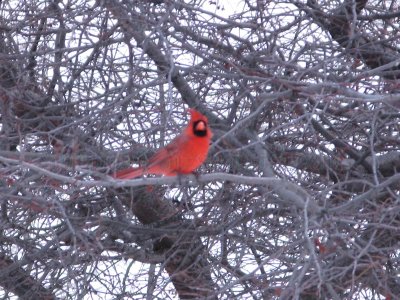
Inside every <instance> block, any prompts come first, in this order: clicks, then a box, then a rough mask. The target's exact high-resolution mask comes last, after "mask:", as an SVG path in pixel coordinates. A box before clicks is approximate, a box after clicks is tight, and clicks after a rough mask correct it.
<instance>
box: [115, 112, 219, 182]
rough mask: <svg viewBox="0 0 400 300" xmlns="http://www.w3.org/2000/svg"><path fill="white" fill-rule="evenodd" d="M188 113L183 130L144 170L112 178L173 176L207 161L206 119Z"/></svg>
mask: <svg viewBox="0 0 400 300" xmlns="http://www.w3.org/2000/svg"><path fill="white" fill-rule="evenodd" d="M189 112H190V116H191V117H190V121H189V124H188V126H187V127H186V128H185V130H184V131H183V132H182V133H181V134H180V135H178V136H177V137H175V138H174V139H173V140H172V141H171V143H169V144H168V145H167V146H165V147H164V148H161V149H159V150H158V151H157V152H156V153H155V154H154V155H153V156H152V157H151V158H150V159H149V161H148V162H147V164H146V165H145V166H144V167H140V168H132V167H130V168H127V169H124V170H120V171H117V172H116V173H115V174H114V176H113V177H114V178H118V179H130V178H136V177H139V176H142V175H144V174H155V175H165V176H175V175H179V174H189V173H192V172H193V171H194V170H196V169H197V168H198V167H199V166H200V165H201V164H202V163H203V162H204V161H205V160H206V158H207V153H208V147H209V144H210V140H211V137H212V132H211V129H210V127H208V120H207V117H206V116H204V115H202V114H201V113H199V112H198V111H197V110H195V109H189Z"/></svg>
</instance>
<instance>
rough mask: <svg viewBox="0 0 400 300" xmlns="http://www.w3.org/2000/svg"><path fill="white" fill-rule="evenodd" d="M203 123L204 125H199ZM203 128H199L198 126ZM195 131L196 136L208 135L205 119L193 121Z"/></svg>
mask: <svg viewBox="0 0 400 300" xmlns="http://www.w3.org/2000/svg"><path fill="white" fill-rule="evenodd" d="M199 124H201V125H202V126H199ZM199 127H200V128H202V129H198V128H199ZM193 133H194V135H195V136H198V137H203V136H206V135H207V123H206V122H204V121H203V120H199V121H196V122H194V123H193Z"/></svg>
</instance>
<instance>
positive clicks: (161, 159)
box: [145, 135, 186, 175]
mask: <svg viewBox="0 0 400 300" xmlns="http://www.w3.org/2000/svg"><path fill="white" fill-rule="evenodd" d="M185 140H186V138H185V137H184V136H182V135H180V136H177V137H176V138H174V139H173V140H172V141H171V142H170V143H169V144H168V145H166V146H165V147H164V148H161V149H159V150H158V151H157V152H156V153H155V154H154V155H153V156H152V157H150V159H149V161H148V164H147V166H146V167H145V171H146V173H149V174H164V175H176V174H177V171H179V170H177V167H178V166H175V165H176V164H177V163H178V161H179V157H180V155H181V153H180V152H181V148H182V144H184V143H185Z"/></svg>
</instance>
